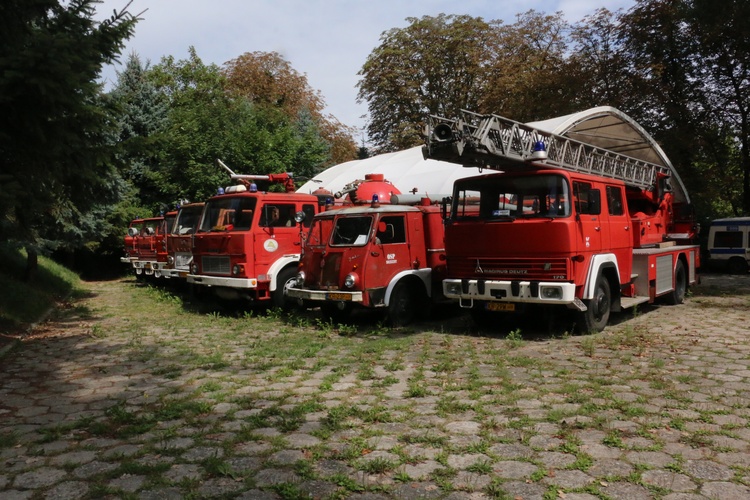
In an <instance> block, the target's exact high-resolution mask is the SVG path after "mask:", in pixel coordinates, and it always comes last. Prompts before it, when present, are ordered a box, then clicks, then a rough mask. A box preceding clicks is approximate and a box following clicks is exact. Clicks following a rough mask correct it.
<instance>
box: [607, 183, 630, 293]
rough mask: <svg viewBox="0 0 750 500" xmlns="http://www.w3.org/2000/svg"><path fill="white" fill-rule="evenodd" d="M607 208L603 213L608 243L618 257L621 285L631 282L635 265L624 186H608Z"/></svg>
mask: <svg viewBox="0 0 750 500" xmlns="http://www.w3.org/2000/svg"><path fill="white" fill-rule="evenodd" d="M605 191H606V200H607V206H606V208H603V209H602V211H603V212H606V213H607V216H608V222H607V226H608V229H607V234H605V235H604V237H605V238H606V237H608V238H609V241H608V242H607V241H605V242H604V243H605V245H606V244H607V243H608V244H609V248H610V249H611V251H612V253H614V254H615V256H616V257H617V267H618V268H619V270H620V283H628V282H630V281H631V273H632V264H633V259H632V255H633V232H632V228H631V221H630V216H629V215H628V212H627V210H626V209H625V202H624V196H623V188H622V186H606V188H605Z"/></svg>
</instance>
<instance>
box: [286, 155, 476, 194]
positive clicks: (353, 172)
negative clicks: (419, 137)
mask: <svg viewBox="0 0 750 500" xmlns="http://www.w3.org/2000/svg"><path fill="white" fill-rule="evenodd" d="M479 173H480V171H479V169H478V168H474V167H472V168H464V167H462V166H461V165H457V164H455V163H449V162H445V161H438V160H425V159H424V157H423V156H422V147H421V146H417V147H414V148H410V149H405V150H403V151H398V152H395V153H386V154H382V155H377V156H373V157H370V158H366V159H364V160H354V161H348V162H346V163H340V164H338V165H335V166H333V167H331V168H329V169H327V170H325V171H323V172H321V173H319V174H318V175H316V176H315V177H314V178H313V179H312V180H310V181H307V182H306V183H305V184H304V185H303V186H302V187H301V188H299V189H298V190H297V192H298V193H311V192H313V191H314V190H316V189H318V188H320V187H323V188H325V189H328V190H329V191H331V192H334V193H335V192H336V191H339V190H341V188H343V187H344V186H345V185H347V184H349V183H350V182H352V181H354V180H357V179H364V178H365V175H366V174H383V175H384V176H385V178H386V180H388V181H390V182H391V183H393V185H394V186H396V187H397V188H398V189H399V191H401V192H402V193H410V192H412V190H414V189H416V192H415V194H419V195H424V196H431V197H437V196H440V195H443V196H449V195H450V194H451V192H453V181H455V180H456V179H460V178H462V177H469V176H474V175H479Z"/></svg>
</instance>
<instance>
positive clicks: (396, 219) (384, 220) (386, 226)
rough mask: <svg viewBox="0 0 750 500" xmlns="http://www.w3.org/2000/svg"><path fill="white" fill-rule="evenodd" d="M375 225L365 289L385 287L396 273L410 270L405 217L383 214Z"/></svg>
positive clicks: (366, 270) (366, 269)
mask: <svg viewBox="0 0 750 500" xmlns="http://www.w3.org/2000/svg"><path fill="white" fill-rule="evenodd" d="M376 224H377V226H376V228H375V237H374V239H373V242H372V244H371V251H370V255H369V256H368V262H367V266H365V283H366V287H367V288H379V287H386V286H388V284H389V283H390V281H391V279H392V278H393V276H394V275H395V274H396V273H398V272H400V271H402V270H404V269H409V268H411V254H410V249H409V244H408V243H407V236H406V234H407V225H406V217H405V215H404V214H393V215H391V214H388V215H385V214H383V215H381V217H380V219H379V220H378V221H377V223H376Z"/></svg>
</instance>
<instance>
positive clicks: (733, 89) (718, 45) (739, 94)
mask: <svg viewBox="0 0 750 500" xmlns="http://www.w3.org/2000/svg"><path fill="white" fill-rule="evenodd" d="M686 4H687V7H688V11H687V22H688V25H689V27H690V29H689V31H690V34H691V36H693V37H694V39H695V42H696V43H695V45H693V47H694V48H695V49H696V53H695V54H694V56H693V60H692V62H693V65H692V66H691V67H692V68H694V69H695V70H696V72H697V75H696V76H697V78H699V80H700V81H701V82H702V91H703V93H704V95H705V99H704V102H706V103H707V106H706V107H707V108H708V109H710V112H711V115H712V119H711V120H710V122H709V123H712V124H717V123H718V124H723V125H724V126H725V127H726V129H727V130H728V131H729V134H730V135H729V137H732V138H733V142H734V148H735V150H737V152H738V155H736V157H735V159H734V161H732V159H731V158H727V157H724V158H722V160H723V161H728V162H730V164H733V165H735V166H736V168H737V170H739V171H740V172H741V179H742V180H741V185H742V195H741V202H740V203H737V204H736V206H735V209H734V212H735V214H737V215H739V214H740V213H741V212H742V213H744V214H750V26H748V23H747V19H748V17H749V16H750V4H749V3H748V2H747V1H744V0H726V1H722V2H709V1H707V0H692V1H688V2H686ZM714 137H716V138H717V143H718V144H724V143H725V141H726V138H727V135H726V134H724V133H719V134H715V135H714ZM718 149H720V148H718Z"/></svg>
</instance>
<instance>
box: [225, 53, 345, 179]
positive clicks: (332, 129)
mask: <svg viewBox="0 0 750 500" xmlns="http://www.w3.org/2000/svg"><path fill="white" fill-rule="evenodd" d="M223 73H224V75H225V76H226V77H227V88H228V89H229V90H230V92H232V93H234V94H235V95H238V96H242V97H245V98H246V99H249V100H250V102H252V103H253V104H254V105H256V106H259V107H261V108H274V109H278V110H280V111H281V112H282V113H283V114H285V115H286V116H287V117H288V118H289V120H291V121H292V122H297V126H298V127H299V128H300V130H304V131H305V134H307V139H306V140H307V141H308V144H309V145H310V146H312V147H313V150H314V151H316V152H317V151H319V147H320V144H318V141H315V144H312V143H310V142H309V141H310V139H311V136H310V135H309V134H310V132H313V128H311V127H314V131H315V133H317V134H319V135H320V137H321V139H322V140H323V141H324V142H325V143H327V145H328V150H329V152H330V155H329V160H328V161H326V162H325V165H330V164H337V163H343V162H345V161H349V160H353V159H354V158H355V157H356V145H355V143H354V140H353V139H352V134H353V133H354V130H353V129H352V128H351V127H346V126H344V125H342V124H341V123H340V122H339V121H338V120H337V119H336V118H335V117H333V116H330V115H326V114H325V113H324V109H325V101H324V100H323V97H322V96H321V95H320V92H318V91H315V90H313V89H312V88H311V87H310V85H309V84H308V82H307V77H306V76H305V75H302V74H300V73H299V72H297V71H296V70H295V69H294V68H292V66H291V64H289V62H288V61H286V60H285V59H284V58H283V57H281V55H279V54H278V53H276V52H247V53H245V54H242V55H241V56H239V57H237V58H236V59H232V60H231V61H229V62H227V63H225V64H224V68H223Z"/></svg>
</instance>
